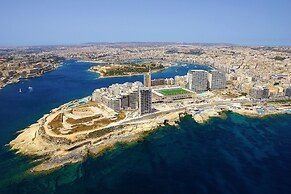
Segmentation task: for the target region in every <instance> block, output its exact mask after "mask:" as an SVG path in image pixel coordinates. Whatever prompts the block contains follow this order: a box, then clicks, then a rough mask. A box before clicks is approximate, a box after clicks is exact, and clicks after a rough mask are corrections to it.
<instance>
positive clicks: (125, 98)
mask: <svg viewBox="0 0 291 194" xmlns="http://www.w3.org/2000/svg"><path fill="white" fill-rule="evenodd" d="M140 87H142V83H141V82H134V83H128V82H127V83H124V84H113V85H111V86H110V87H108V88H100V89H96V90H94V92H93V93H92V101H93V102H96V101H98V102H101V103H103V104H104V105H106V106H108V107H109V108H111V109H113V110H114V111H116V112H118V111H120V110H128V109H131V110H135V109H138V106H139V101H138V100H139V88H140Z"/></svg>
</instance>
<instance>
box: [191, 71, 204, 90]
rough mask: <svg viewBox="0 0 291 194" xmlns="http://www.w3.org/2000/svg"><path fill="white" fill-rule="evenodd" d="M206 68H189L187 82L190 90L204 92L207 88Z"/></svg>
mask: <svg viewBox="0 0 291 194" xmlns="http://www.w3.org/2000/svg"><path fill="white" fill-rule="evenodd" d="M207 75H208V72H207V71H206V70H189V71H188V73H187V82H188V87H189V89H190V90H192V91H194V92H203V91H206V90H207Z"/></svg>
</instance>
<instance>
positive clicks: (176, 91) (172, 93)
mask: <svg viewBox="0 0 291 194" xmlns="http://www.w3.org/2000/svg"><path fill="white" fill-rule="evenodd" d="M159 92H160V93H161V94H163V95H164V96H176V95H182V94H188V93H190V92H189V91H187V90H184V89H182V88H174V89H165V90H159Z"/></svg>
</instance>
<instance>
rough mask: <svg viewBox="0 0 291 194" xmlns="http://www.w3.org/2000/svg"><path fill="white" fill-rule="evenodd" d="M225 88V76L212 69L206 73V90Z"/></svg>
mask: <svg viewBox="0 0 291 194" xmlns="http://www.w3.org/2000/svg"><path fill="white" fill-rule="evenodd" d="M225 86H226V78H225V74H224V73H222V72H220V71H218V70H215V69H212V70H210V71H209V72H208V88H209V89H210V90H218V89H224V88H225Z"/></svg>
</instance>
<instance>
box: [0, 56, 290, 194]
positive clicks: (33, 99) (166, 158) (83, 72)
mask: <svg viewBox="0 0 291 194" xmlns="http://www.w3.org/2000/svg"><path fill="white" fill-rule="evenodd" d="M93 65H95V64H92V63H84V62H77V61H74V60H68V61H66V62H65V63H64V65H63V66H62V67H60V68H59V69H57V70H56V71H53V72H50V73H47V74H45V75H43V76H41V77H39V78H35V79H29V80H21V82H19V83H17V84H13V85H9V86H7V87H5V88H4V89H3V90H0V146H1V152H0V193H1V194H2V193H3V194H6V193H7V194H8V193H9V194H12V193H13V194H18V193H21V194H25V193H28V194H34V193H62V194H64V193H70V194H74V193H102V194H103V193H173V194H176V193H183V194H184V193H197V194H203V193H211V194H212V193H213V194H220V193H221V194H228V193H229V194H236V193H238V194H249V193H250V194H252V193H254V194H277V193H278V194H290V193H291V116H290V115H276V116H269V117H265V118H261V119H260V118H249V117H244V116H241V115H238V114H234V113H226V115H227V117H226V118H225V119H220V118H214V119H211V120H210V121H209V122H208V123H206V124H202V125H201V124H197V123H196V122H195V121H194V120H193V119H192V118H190V117H189V116H186V117H184V118H182V119H181V121H180V123H179V125H178V126H177V127H173V126H167V127H161V128H159V129H157V130H155V131H153V132H151V133H150V134H148V135H147V136H146V137H145V138H143V139H141V140H139V141H137V142H135V143H131V144H118V145H117V146H115V147H114V148H113V149H110V150H108V151H106V152H104V153H103V154H102V155H101V156H99V157H97V158H94V157H89V158H88V159H87V160H85V161H84V162H82V163H79V164H72V165H68V166H65V167H63V168H61V169H58V170H55V171H53V172H46V173H40V174H31V173H29V172H28V170H29V168H30V167H31V166H33V165H34V164H33V163H31V162H32V161H33V158H30V157H25V156H20V155H16V154H15V153H14V152H11V151H9V147H8V146H6V144H8V143H9V141H11V140H12V139H14V138H15V137H16V135H17V134H16V132H17V131H18V130H21V129H23V128H25V127H27V126H28V125H30V124H32V123H35V122H36V121H37V120H38V119H39V118H41V117H42V116H43V114H46V113H48V112H49V111H50V110H51V109H53V108H56V107H58V106H59V105H61V104H63V103H66V102H68V101H70V100H74V99H76V98H82V97H85V96H88V95H90V94H91V93H92V91H93V90H94V89H95V88H100V87H107V86H109V85H111V84H113V83H124V82H127V81H128V82H133V81H142V80H143V77H142V76H134V77H119V78H104V79H96V78H97V74H95V73H91V72H88V71H87V69H88V68H89V67H91V66H93ZM194 68H207V67H205V66H199V65H193V64H192V65H187V66H175V67H171V68H169V69H167V70H164V71H161V72H158V73H155V74H154V75H153V76H152V77H153V78H165V77H174V75H185V74H186V73H187V71H188V70H189V69H194ZM28 87H31V88H32V89H28ZM19 89H21V90H22V92H21V93H20V92H19Z"/></svg>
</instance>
